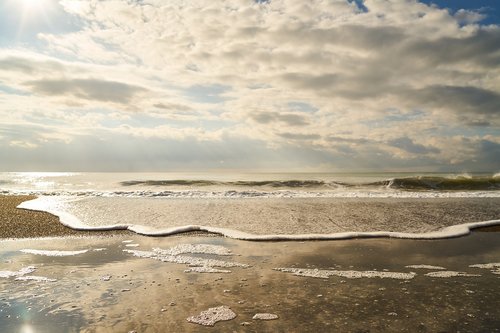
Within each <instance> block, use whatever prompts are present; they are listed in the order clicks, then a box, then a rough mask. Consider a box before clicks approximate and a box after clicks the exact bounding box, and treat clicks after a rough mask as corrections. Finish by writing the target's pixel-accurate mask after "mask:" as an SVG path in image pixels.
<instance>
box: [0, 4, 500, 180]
mask: <svg viewBox="0 0 500 333" xmlns="http://www.w3.org/2000/svg"><path fill="white" fill-rule="evenodd" d="M52 6H57V7H58V8H59V9H60V10H61V11H63V12H64V13H65V15H67V16H68V18H71V19H72V20H76V21H77V22H80V26H79V29H77V30H76V31H67V30H64V31H61V32H52V33H46V32H45V33H38V34H36V36H34V37H35V39H36V42H33V44H32V45H28V46H26V45H20V43H18V42H16V40H15V37H14V36H13V37H12V39H11V41H10V44H11V45H9V46H8V47H1V48H0V91H1V92H2V94H1V95H0V115H1V117H2V119H3V120H2V121H1V122H0V138H1V141H0V153H1V154H2V156H9V162H8V163H3V164H2V165H1V166H0V167H2V168H3V169H6V170H7V169H19V168H23V167H26V166H29V168H30V169H37V168H41V169H54V168H55V167H54V163H53V161H54V160H58V161H60V162H61V163H62V164H58V165H63V166H64V168H67V169H97V170H99V169H106V170H121V169H125V170H145V169H148V168H151V169H155V170H169V169H184V168H187V169H204V168H250V169H252V168H254V169H289V168H292V169H297V170H322V171H342V170H359V171H362V170H379V171H384V170H408V171H412V170H428V171H434V170H446V171H450V170H455V171H493V172H496V171H498V170H499V169H500V163H499V160H498V157H497V156H498V154H497V152H498V150H499V146H500V134H499V133H500V131H499V126H500V27H499V25H483V24H481V21H482V20H483V19H484V18H485V17H484V14H482V13H480V12H475V11H472V10H465V9H463V10H459V11H457V12H451V11H449V10H447V9H444V8H439V7H437V6H435V5H426V4H424V3H420V2H419V1H416V0H365V1H363V2H362V3H361V2H355V1H347V0H335V1H326V0H313V1H309V2H305V3H301V2H297V1H291V0H271V1H254V0H237V1H215V2H214V1H204V0H197V1H182V0H176V1H168V2H165V1H159V0H158V1H156V0H144V1H132V0H129V1H125V0H123V1H121V0H108V1H95V0H88V1H80V0H63V1H59V2H57V1H53V3H52ZM2 15H6V14H2ZM63 152H64V153H63ZM127 152H129V153H128V154H127ZM82 159H84V160H85V161H87V162H88V163H87V162H85V163H84V162H83V161H82ZM141 159H143V161H146V160H147V161H150V162H147V163H142V162H140V160H141ZM151 161H154V163H151ZM56 165H57V164H56Z"/></svg>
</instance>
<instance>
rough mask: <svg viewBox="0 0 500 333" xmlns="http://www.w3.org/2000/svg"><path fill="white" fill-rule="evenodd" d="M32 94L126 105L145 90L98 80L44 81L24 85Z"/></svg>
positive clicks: (29, 82)
mask: <svg viewBox="0 0 500 333" xmlns="http://www.w3.org/2000/svg"><path fill="white" fill-rule="evenodd" d="M24 84H25V85H26V86H27V87H29V88H30V89H31V91H33V92H34V93H37V94H42V95H48V96H71V97H77V98H80V99H84V100H90V101H99V102H113V103H119V104H127V103H130V102H132V100H133V99H134V97H135V96H137V95H138V94H141V93H144V92H147V89H145V88H143V87H139V86H135V85H130V84H126V83H122V82H115V81H106V80H99V79H71V80H68V79H59V80H55V79H46V80H36V81H28V82H25V83H24Z"/></svg>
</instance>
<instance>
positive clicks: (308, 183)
mask: <svg viewBox="0 0 500 333" xmlns="http://www.w3.org/2000/svg"><path fill="white" fill-rule="evenodd" d="M120 184H121V185H122V186H134V185H146V186H229V187H231V186H246V187H266V186H267V187H274V188H320V187H324V186H329V187H331V186H335V185H343V184H342V183H338V182H325V181H321V180H262V181H250V180H248V181H247V180H239V181H229V182H223V181H213V180H203V179H200V180H184V179H176V180H130V181H124V182H121V183H120Z"/></svg>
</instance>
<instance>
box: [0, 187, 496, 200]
mask: <svg viewBox="0 0 500 333" xmlns="http://www.w3.org/2000/svg"><path fill="white" fill-rule="evenodd" d="M0 193H1V194H5V195H36V196H50V197H52V196H58V197H79V198H88V197H106V198H109V197H119V198H158V197H160V198H220V199H223V198H499V197H500V191H498V190H497V191H495V190H488V191H438V190H435V191H408V190H398V189H391V188H379V189H371V190H369V189H360V188H359V189H356V190H349V189H348V188H344V189H340V188H336V189H335V190H333V191H332V190H330V191H328V190H322V191H309V190H295V191H294V190H276V191H257V190H246V191H234V190H219V191H201V190H173V191H152V190H143V191H111V190H103V191H99V190H86V191H78V190H68V191H65V190H57V191H50V190H33V189H29V190H20V189H17V190H16V189H11V190H3V191H1V192H0Z"/></svg>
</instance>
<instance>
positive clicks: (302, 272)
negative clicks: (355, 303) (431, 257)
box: [275, 267, 417, 280]
mask: <svg viewBox="0 0 500 333" xmlns="http://www.w3.org/2000/svg"><path fill="white" fill-rule="evenodd" d="M275 270H277V271H280V272H286V273H293V275H297V276H305V277H314V278H321V279H327V278H329V277H330V276H339V277H343V278H347V279H361V278H370V279H371V278H381V279H397V280H411V279H413V278H414V277H415V276H416V275H417V274H416V273H413V272H411V273H400V272H385V271H384V272H379V271H353V270H349V271H339V270H326V269H310V268H286V267H285V268H283V267H281V268H275Z"/></svg>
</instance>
